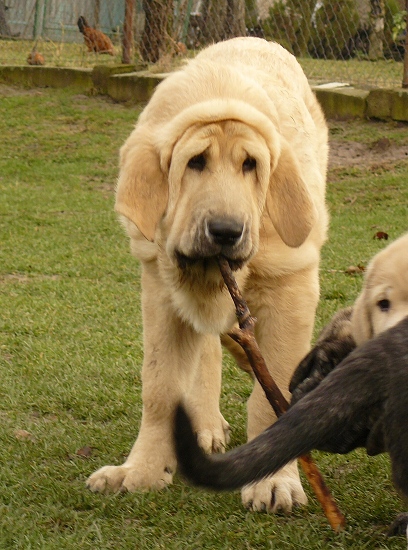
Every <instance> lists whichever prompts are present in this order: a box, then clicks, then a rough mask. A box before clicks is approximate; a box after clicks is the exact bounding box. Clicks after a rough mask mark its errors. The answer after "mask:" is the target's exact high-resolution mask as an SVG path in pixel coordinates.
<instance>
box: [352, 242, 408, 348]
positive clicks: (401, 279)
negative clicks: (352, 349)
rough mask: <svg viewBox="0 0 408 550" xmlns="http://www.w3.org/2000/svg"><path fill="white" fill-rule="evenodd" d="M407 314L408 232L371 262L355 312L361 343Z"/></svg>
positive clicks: (354, 324)
mask: <svg viewBox="0 0 408 550" xmlns="http://www.w3.org/2000/svg"><path fill="white" fill-rule="evenodd" d="M406 316H408V233H407V234H405V235H403V236H402V237H400V238H399V239H397V240H396V241H394V242H393V243H391V244H390V245H389V246H387V248H385V249H384V250H382V251H381V252H379V253H378V254H377V255H376V256H374V258H373V259H372V261H371V262H370V264H369V266H368V268H367V272H366V276H365V281H364V286H363V290H362V292H361V294H360V295H359V297H358V298H357V300H356V303H355V305H354V309H353V316H352V332H353V336H354V338H355V340H356V342H357V344H358V345H360V344H362V343H364V342H366V341H367V340H369V339H370V338H372V337H373V336H375V335H376V334H379V333H380V332H383V331H384V330H387V329H389V328H391V327H392V326H394V325H396V324H397V323H398V322H399V321H401V320H402V319H403V318H404V317H406Z"/></svg>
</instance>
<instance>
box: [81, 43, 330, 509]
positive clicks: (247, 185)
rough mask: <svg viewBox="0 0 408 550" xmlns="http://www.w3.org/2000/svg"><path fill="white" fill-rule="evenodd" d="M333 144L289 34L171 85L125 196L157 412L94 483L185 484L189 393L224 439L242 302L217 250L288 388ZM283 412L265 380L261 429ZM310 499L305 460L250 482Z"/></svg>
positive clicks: (142, 139) (220, 52) (97, 487)
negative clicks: (233, 333) (224, 350)
mask: <svg viewBox="0 0 408 550" xmlns="http://www.w3.org/2000/svg"><path fill="white" fill-rule="evenodd" d="M327 155H328V146H327V128H326V124H325V121H324V117H323V115H322V111H321V109H320V107H319V105H318V103H317V101H316V99H315V97H314V95H313V93H312V92H311V90H310V88H309V85H308V82H307V80H306V77H305V75H304V74H303V72H302V69H301V68H300V66H299V64H298V63H297V61H296V59H295V58H294V57H293V56H292V55H290V54H289V53H288V52H287V51H285V50H284V49H283V48H282V47H281V46H279V45H277V44H273V43H268V42H266V41H264V40H261V39H257V38H235V39H233V40H229V41H226V42H222V43H219V44H215V45H213V46H210V47H209V48H207V49H205V50H204V51H202V52H201V53H200V54H199V55H198V56H197V57H196V58H195V59H194V60H192V61H190V62H189V63H188V64H187V65H186V66H185V67H183V68H182V69H181V70H179V71H177V72H175V73H173V74H171V75H170V76H169V77H168V78H167V79H166V80H165V81H164V82H163V83H161V84H160V85H159V86H158V88H157V90H156V91H155V93H154V95H153V97H152V99H151V101H150V102H149V104H148V105H147V107H146V108H145V110H144V111H143V113H142V114H141V116H140V118H139V121H138V123H137V125H136V128H135V129H134V131H133V132H132V134H131V135H130V137H129V138H128V140H127V141H126V143H125V144H124V146H123V147H122V150H121V160H120V177H119V182H118V187H117V195H116V211H117V212H118V213H119V214H120V215H121V218H122V220H123V222H124V225H125V227H126V229H127V232H128V235H129V237H130V240H131V249H132V252H133V254H134V255H135V256H136V257H137V258H139V260H140V261H141V264H142V308H143V327H144V328H143V331H144V332H143V334H144V362H143V368H142V382H143V389H142V398H143V414H142V421H141V426H140V431H139V436H138V438H137V440H136V442H135V444H134V446H133V448H132V450H131V452H130V454H129V456H128V458H127V460H126V461H125V463H124V464H123V465H121V466H105V467H103V468H101V469H100V470H98V471H97V472H95V473H94V474H93V475H92V476H91V477H90V478H89V480H88V486H89V487H90V488H91V489H92V490H93V491H108V490H111V491H118V490H129V491H136V490H139V489H142V490H146V489H160V488H162V487H165V486H166V485H168V484H169V483H171V482H172V478H173V475H174V473H175V471H176V466H177V464H176V456H175V450H174V445H173V438H172V420H173V415H174V410H175V406H176V404H177V403H178V402H179V401H180V400H183V401H184V402H186V403H187V404H188V408H189V411H191V413H192V421H193V424H194V428H195V431H196V433H197V437H198V441H199V444H200V445H201V446H202V448H203V449H204V450H205V451H206V452H208V453H210V452H214V451H223V450H224V448H225V446H226V444H227V442H228V433H229V425H228V423H227V422H226V421H225V420H224V418H223V416H222V414H221V412H220V409H219V396H220V390H221V343H220V335H222V334H223V333H225V332H226V331H228V330H229V329H230V327H231V326H232V324H233V323H234V321H235V315H234V308H233V304H232V300H231V298H230V296H229V294H228V292H227V290H226V288H225V286H224V285H223V281H222V278H221V275H220V273H219V270H218V267H217V263H216V260H215V258H216V256H217V255H220V254H221V255H223V256H225V257H226V258H228V260H229V262H230V265H231V266H232V268H233V269H234V270H235V271H236V278H237V282H238V284H239V285H240V286H241V288H242V290H243V292H244V295H245V297H246V299H247V301H248V304H249V307H250V308H251V312H252V314H253V315H255V316H256V317H257V319H258V322H257V326H256V336H257V338H258V341H259V345H260V347H261V350H262V352H263V354H264V356H265V359H266V362H267V364H268V365H269V368H270V369H271V372H272V375H273V376H274V378H275V380H276V381H277V383H278V384H279V386H280V387H281V388H282V390H283V391H284V392H285V393H286V395H287V396H288V390H287V388H288V383H289V380H290V377H291V374H292V372H293V369H294V367H295V366H296V365H297V364H298V363H299V361H300V359H301V358H302V357H303V356H304V355H305V354H306V353H307V351H308V349H309V344H310V339H311V333H312V327H313V322H314V315H315V308H316V304H317V301H318V297H319V282H318V265H319V251H320V248H321V246H322V243H323V242H324V240H325V237H326V227H327V214H326V207H325V198H324V196H325V178H326V166H327ZM231 350H232V351H233V352H234V347H233V346H232V345H231ZM240 362H241V364H242V357H240ZM274 420H275V417H274V415H273V412H272V411H271V407H270V405H269V404H268V402H267V400H266V399H265V397H264V394H263V391H262V389H261V388H260V387H259V385H258V384H257V383H256V382H255V385H254V389H253V392H252V395H251V396H250V398H249V400H248V437H249V439H252V438H254V437H255V436H256V435H258V434H259V433H260V432H261V431H262V430H264V429H265V428H266V427H267V426H269V425H270V424H271V423H272V422H274ZM305 501H306V497H305V494H304V492H303V489H302V486H301V483H300V480H299V476H298V471H297V466H296V464H295V463H292V464H290V465H289V466H286V467H285V468H283V469H282V470H281V471H280V472H278V473H277V474H275V475H274V476H272V477H270V478H268V479H267V480H262V481H261V482H259V483H257V484H255V485H253V486H251V487H247V488H245V489H244V490H243V502H244V504H245V505H246V506H247V507H249V508H252V509H254V510H273V511H274V510H278V509H284V510H290V509H291V507H292V505H293V504H296V503H304V502H305Z"/></svg>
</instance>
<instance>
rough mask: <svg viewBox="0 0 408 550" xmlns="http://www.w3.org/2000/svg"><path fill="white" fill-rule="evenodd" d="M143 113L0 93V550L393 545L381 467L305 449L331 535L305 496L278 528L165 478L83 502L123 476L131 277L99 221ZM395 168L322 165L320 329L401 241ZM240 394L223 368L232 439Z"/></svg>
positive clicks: (134, 365)
mask: <svg viewBox="0 0 408 550" xmlns="http://www.w3.org/2000/svg"><path fill="white" fill-rule="evenodd" d="M139 112H140V109H138V108H128V107H125V106H123V105H118V104H113V103H111V102H109V101H108V100H106V99H104V98H100V97H88V96H85V95H73V94H71V93H70V92H68V91H63V90H62V91H55V90H44V89H42V90H23V89H17V88H10V87H5V86H1V87H0V131H1V135H2V147H1V156H0V192H1V201H0V235H1V246H0V375H1V386H0V418H1V427H0V445H1V449H2V465H1V469H0V480H1V487H2V490H1V494H0V548H1V549H5V550H6V549H7V550H9V549H24V550H25V549H28V548H33V549H37V548H41V549H50V550H51V549H52V550H55V549H58V550H63V549H81V550H86V549H95V548H97V549H98V550H105V549H115V550H121V549H128V548H132V549H135V548H136V549H143V550H144V549H146V550H150V549H161V548H163V549H166V550H173V549H180V550H181V549H186V548H188V549H192V550H195V549H197V550H198V549H203V548H205V549H220V550H221V549H222V550H227V549H228V550H230V549H231V548H234V549H236V550H241V549H250V550H254V549H290V550H291V549H299V550H300V549H302V550H309V549H310V550H318V549H325V550H326V549H342V548H344V549H356V550H362V549H365V548H366V549H370V550H372V549H373V548H376V549H380V548H383V549H401V548H405V547H406V542H405V541H404V539H403V538H395V539H387V537H386V536H385V533H386V530H387V525H388V524H389V523H390V522H391V521H392V520H393V519H394V517H395V515H396V514H397V513H398V512H400V511H402V510H403V509H404V504H403V503H402V501H401V500H400V498H399V497H398V495H397V494H396V492H395V490H394V488H393V486H392V482H391V479H390V467H389V460H388V457H387V456H385V455H381V456H378V457H375V458H368V457H367V456H366V455H365V452H364V451H362V450H359V451H356V452H353V453H351V454H349V455H347V456H342V457H341V456H332V455H328V454H324V453H315V458H316V461H317V463H318V465H319V468H320V469H321V471H322V473H323V475H324V477H325V479H326V481H327V483H328V485H329V486H330V488H331V490H332V493H333V495H334V497H335V498H336V501H337V503H338V505H339V507H340V509H341V510H342V511H343V513H344V514H345V515H346V518H347V527H346V529H345V530H344V532H342V533H340V534H335V533H334V532H332V531H331V530H330V528H329V526H328V523H327V521H326V519H325V517H324V515H323V513H322V511H321V509H320V507H319V505H318V504H317V503H316V500H315V498H314V496H313V494H312V493H311V492H310V490H309V487H308V484H307V481H305V486H306V490H307V492H308V494H309V496H310V501H309V505H308V506H307V507H305V508H302V509H298V510H296V511H295V512H294V513H293V514H291V515H287V516H286V515H278V516H269V515H266V514H253V513H250V512H247V511H246V510H244V509H243V507H242V505H241V502H240V496H239V494H236V493H235V494H213V493H210V492H206V491H201V490H198V489H195V488H191V487H189V486H187V485H185V484H184V483H183V482H182V481H181V480H180V479H179V478H176V481H175V483H174V485H173V486H172V487H170V488H169V489H167V490H165V491H162V492H160V493H142V494H120V495H111V496H101V495H95V494H92V493H91V492H89V491H88V490H87V489H86V487H85V480H86V478H87V477H88V475H90V474H91V473H92V472H93V471H95V470H96V469H97V468H99V467H100V466H102V465H104V464H119V463H121V462H122V461H123V459H124V456H125V455H126V453H128V452H129V450H130V447H131V445H132V443H133V441H134V439H135V436H136V433H137V430H138V424H139V421H140V413H141V406H140V395H141V387H140V366H141V359H142V336H141V330H142V329H141V315H140V306H139V292H140V286H139V267H138V264H137V262H136V260H134V259H133V258H132V257H131V256H130V253H129V250H128V242H127V239H126V237H125V235H124V233H123V230H122V229H121V227H120V225H119V224H118V223H117V220H116V217H115V215H114V213H113V192H114V185H115V179H116V176H117V159H118V149H119V147H120V145H121V143H122V142H123V140H124V139H125V137H126V136H127V135H128V134H129V132H130V131H131V129H132V127H133V125H134V123H135V121H136V118H137V115H138V113H139ZM384 136H386V137H388V138H389V139H390V140H391V142H392V143H393V144H395V145H398V146H407V145H408V132H407V126H406V125H405V126H404V125H402V124H397V123H379V122H370V123H369V122H362V121H354V122H349V123H341V122H336V123H332V124H331V138H332V140H333V141H337V142H339V141H347V140H351V141H363V142H364V143H373V142H375V141H376V140H378V139H380V138H382V137H384ZM407 172H408V160H395V161H392V162H391V161H388V162H387V164H384V163H383V162H381V161H379V162H377V163H376V164H373V165H371V164H370V165H366V166H365V165H364V159H363V160H362V162H361V163H360V164H359V165H357V166H342V167H336V168H335V169H334V168H333V169H332V170H331V171H330V174H329V185H328V203H329V205H330V210H331V217H332V222H331V230H330V236H329V240H328V242H327V244H326V245H325V247H324V249H323V259H322V264H321V283H322V291H321V302H320V306H319V310H318V315H317V323H316V327H317V329H318V328H319V327H321V326H322V324H324V323H325V322H326V321H327V320H328V319H329V318H330V316H331V315H332V313H333V312H334V311H336V310H337V309H338V308H340V307H342V306H344V305H347V304H350V303H352V302H353V300H354V298H355V297H356V295H357V293H358V291H359V289H360V288H361V283H362V276H361V275H350V274H348V273H347V270H348V267H349V266H350V265H354V266H357V265H363V266H365V265H366V264H367V262H368V261H369V259H370V257H372V256H373V255H374V254H375V253H376V252H377V251H378V250H380V249H382V248H383V247H384V246H385V245H386V242H385V241H380V240H376V239H373V235H374V234H375V233H376V232H377V231H385V232H387V233H388V234H389V236H390V239H393V238H395V237H397V236H399V235H400V234H401V233H403V232H404V231H406V230H407V229H408V224H407V210H406V209H407V203H408V186H407ZM249 393H250V382H249V380H248V379H247V378H246V376H245V375H244V374H243V373H241V372H239V371H238V370H237V369H236V368H235V366H234V365H233V364H232V362H231V361H230V359H229V358H228V357H226V358H225V370H224V384H223V392H222V397H221V406H222V411H223V413H224V415H225V417H226V418H227V420H228V421H229V422H230V424H231V426H232V429H233V434H232V442H231V444H232V445H234V446H235V445H238V444H240V443H242V442H244V440H245V400H246V398H247V397H248V395H249Z"/></svg>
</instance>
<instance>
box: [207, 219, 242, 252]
mask: <svg viewBox="0 0 408 550" xmlns="http://www.w3.org/2000/svg"><path fill="white" fill-rule="evenodd" d="M208 231H209V233H210V235H211V236H212V238H213V239H214V242H215V243H217V244H221V245H228V246H233V245H234V244H236V242H237V241H238V240H239V239H240V238H241V236H242V233H243V231H244V224H243V223H241V222H238V221H237V220H234V219H231V218H213V219H212V220H210V221H209V222H208Z"/></svg>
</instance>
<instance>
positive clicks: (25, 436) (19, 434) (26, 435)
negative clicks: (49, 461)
mask: <svg viewBox="0 0 408 550" xmlns="http://www.w3.org/2000/svg"><path fill="white" fill-rule="evenodd" d="M14 435H15V437H16V438H17V439H20V440H21V441H24V440H28V441H34V436H33V434H31V433H30V432H28V431H27V430H16V431H15V432H14Z"/></svg>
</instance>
